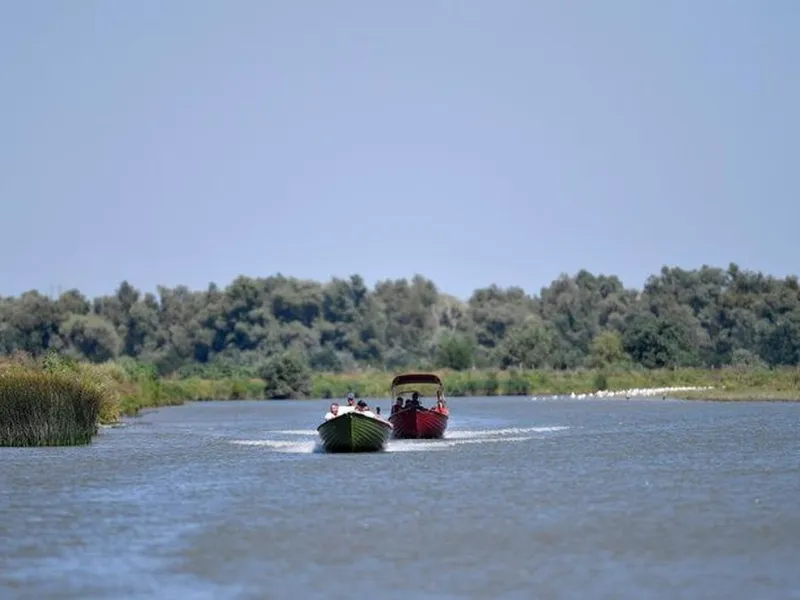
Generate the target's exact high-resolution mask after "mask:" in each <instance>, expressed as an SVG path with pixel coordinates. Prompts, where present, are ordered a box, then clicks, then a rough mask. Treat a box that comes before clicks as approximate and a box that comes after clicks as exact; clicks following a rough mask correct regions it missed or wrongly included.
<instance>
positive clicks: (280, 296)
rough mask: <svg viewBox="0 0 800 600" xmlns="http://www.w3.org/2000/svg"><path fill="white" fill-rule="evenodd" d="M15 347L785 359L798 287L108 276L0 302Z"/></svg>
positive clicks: (4, 347)
mask: <svg viewBox="0 0 800 600" xmlns="http://www.w3.org/2000/svg"><path fill="white" fill-rule="evenodd" d="M20 351H22V352H27V353H29V354H31V355H33V356H41V355H43V354H45V353H48V352H53V351H55V352H58V353H61V354H64V355H68V356H72V357H74V358H77V359H81V360H87V361H90V362H95V363H100V362H106V361H110V360H115V359H118V358H121V357H130V358H131V359H136V360H137V361H139V362H142V363H147V364H150V365H153V366H154V367H155V368H156V369H157V371H158V373H160V374H161V375H167V374H172V373H177V374H179V375H180V374H184V375H188V374H198V373H201V372H204V373H212V372H219V373H224V372H231V370H236V371H238V372H242V371H243V370H244V371H247V370H248V369H249V370H250V371H251V372H252V373H258V372H259V369H262V368H263V365H264V364H265V362H270V363H271V364H272V365H273V367H272V369H273V370H274V369H301V368H310V369H313V370H316V371H330V372H343V371H354V370H357V369H359V368H365V367H372V368H386V369H390V370H402V369H411V368H449V369H455V370H465V369H470V368H473V367H477V368H491V367H495V368H501V369H513V368H523V369H542V368H543V369H560V370H563V369H575V368H580V367H588V368H597V367H604V368H614V367H625V368H630V367H635V366H637V365H638V366H640V367H643V368H648V369H649V368H664V367H689V366H693V367H720V366H724V365H732V364H733V365H749V366H779V365H796V364H798V362H800V287H798V279H797V277H795V276H788V277H785V278H777V277H774V276H770V275H766V274H763V273H761V272H753V271H746V270H742V269H740V268H739V267H738V266H737V265H735V264H731V265H730V266H729V267H728V268H727V269H723V268H717V267H709V266H703V267H701V268H699V269H695V270H684V269H680V268H670V267H664V268H662V269H661V272H660V273H658V274H657V275H653V276H651V277H649V278H648V279H647V281H646V282H645V284H644V286H643V288H642V289H641V290H637V289H630V288H626V287H625V286H624V285H623V284H622V282H621V281H620V279H619V278H618V277H616V276H614V275H602V274H601V275H594V274H592V273H589V272H588V271H585V270H582V271H580V272H579V273H577V274H576V275H572V276H570V275H566V274H564V275H561V276H560V277H559V278H558V279H556V280H555V281H553V282H552V283H551V284H550V285H549V286H547V287H544V288H542V289H541V290H540V292H539V294H538V295H537V294H534V295H531V294H528V293H526V292H525V291H524V290H523V289H521V288H519V287H508V288H501V287H498V286H496V285H490V286H489V287H485V288H481V289H477V290H475V291H474V292H473V294H472V295H471V297H470V298H469V299H468V300H467V301H466V302H464V301H461V300H459V299H457V298H455V297H453V296H451V295H448V294H446V293H444V292H442V291H441V290H439V289H438V288H437V286H436V284H435V283H434V282H432V281H431V280H429V279H426V278H425V277H423V276H421V275H415V276H414V277H413V278H410V279H396V280H385V281H380V282H378V283H377V284H376V285H375V286H374V288H372V289H370V288H369V287H368V286H367V285H365V283H364V280H363V278H362V277H360V276H359V275H352V276H351V277H349V278H347V279H342V278H333V279H331V280H330V281H328V282H325V283H322V282H317V281H310V280H302V279H297V278H293V277H286V276H283V275H280V274H279V275H274V276H269V277H265V278H253V277H245V276H240V277H237V278H236V279H235V280H234V281H233V282H231V283H230V285H228V286H227V287H226V288H224V289H221V288H219V287H218V286H217V285H215V284H213V283H212V284H210V285H209V286H208V288H207V289H205V290H202V291H199V290H190V289H188V288H187V287H186V286H177V287H174V288H168V287H163V286H160V287H158V288H157V294H153V293H144V294H143V293H141V292H140V291H139V290H137V289H136V288H135V287H134V286H132V285H131V284H130V283H128V282H127V281H123V282H122V283H121V284H120V285H119V287H118V288H117V290H116V292H115V293H114V294H112V295H106V296H101V297H97V298H93V299H89V298H87V297H86V296H84V295H83V294H82V293H81V292H80V291H78V290H75V289H73V290H69V291H66V292H64V293H62V294H61V295H60V296H58V297H57V298H51V297H48V296H46V295H43V294H41V293H39V292H37V291H28V292H25V293H23V294H21V295H20V296H18V297H0V355H10V354H13V353H16V352H20ZM287 357H291V360H289V359H287Z"/></svg>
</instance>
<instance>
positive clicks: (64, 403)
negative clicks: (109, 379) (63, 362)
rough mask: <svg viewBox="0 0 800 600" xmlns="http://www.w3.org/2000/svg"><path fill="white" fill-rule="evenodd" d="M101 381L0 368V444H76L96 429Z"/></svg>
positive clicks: (102, 396)
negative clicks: (93, 381)
mask: <svg viewBox="0 0 800 600" xmlns="http://www.w3.org/2000/svg"><path fill="white" fill-rule="evenodd" d="M108 403H109V400H108V397H107V393H106V391H105V390H104V389H103V388H102V386H99V385H95V384H93V383H92V382H90V381H89V380H88V379H87V378H84V377H79V376H75V375H72V374H68V373H49V372H45V371H32V370H7V371H6V372H3V373H0V446H77V445H83V444H89V443H90V442H91V440H92V437H93V436H94V435H95V434H96V433H97V430H98V422H99V417H100V413H101V410H102V409H103V407H104V406H107V405H108Z"/></svg>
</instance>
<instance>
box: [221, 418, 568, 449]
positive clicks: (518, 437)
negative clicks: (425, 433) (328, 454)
mask: <svg viewBox="0 0 800 600" xmlns="http://www.w3.org/2000/svg"><path fill="white" fill-rule="evenodd" d="M565 429H569V427H566V426H561V425H557V426H551V427H505V428H501V429H462V430H458V429H453V430H449V431H447V432H445V436H444V438H443V439H441V440H392V439H390V440H389V443H388V444H387V447H386V450H385V451H386V452H438V451H443V450H449V449H452V448H457V447H459V446H464V445H468V444H500V443H512V442H526V441H529V440H533V439H537V437H540V436H537V435H536V434H544V433H555V432H557V431H564V430H565ZM269 433H271V434H279V435H283V436H294V437H296V438H307V437H309V436H316V435H317V431H316V430H314V429H280V430H273V431H270V432H269ZM230 443H231V444H236V445H240V446H255V447H262V448H267V449H269V450H271V451H273V452H281V453H287V454H316V453H324V452H325V450H324V449H323V448H322V443H321V441H320V440H319V439H315V440H308V439H295V440H272V439H264V440H231V442H230Z"/></svg>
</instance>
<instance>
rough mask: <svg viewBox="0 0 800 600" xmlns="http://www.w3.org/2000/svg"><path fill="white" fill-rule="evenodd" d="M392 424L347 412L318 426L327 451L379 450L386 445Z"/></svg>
mask: <svg viewBox="0 0 800 600" xmlns="http://www.w3.org/2000/svg"><path fill="white" fill-rule="evenodd" d="M391 431H392V426H391V424H389V423H388V422H386V421H383V420H379V419H377V418H375V417H369V416H367V415H362V414H360V413H357V412H347V413H344V414H342V415H339V416H337V417H334V418H333V419H331V420H329V421H325V422H324V423H323V424H322V425H320V426H319V427H317V432H319V437H320V438H321V439H322V446H323V448H325V451H326V452H378V451H379V450H383V449H384V448H385V447H386V443H387V441H388V440H389V434H390V433H391Z"/></svg>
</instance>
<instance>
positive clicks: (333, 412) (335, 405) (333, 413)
mask: <svg viewBox="0 0 800 600" xmlns="http://www.w3.org/2000/svg"><path fill="white" fill-rule="evenodd" d="M338 414H339V404H338V403H336V402H333V403H332V404H331V408H330V411H329V412H328V413H327V414H326V415H325V420H326V421H329V420H331V419H332V418H333V417H335V416H337V415H338Z"/></svg>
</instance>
